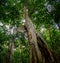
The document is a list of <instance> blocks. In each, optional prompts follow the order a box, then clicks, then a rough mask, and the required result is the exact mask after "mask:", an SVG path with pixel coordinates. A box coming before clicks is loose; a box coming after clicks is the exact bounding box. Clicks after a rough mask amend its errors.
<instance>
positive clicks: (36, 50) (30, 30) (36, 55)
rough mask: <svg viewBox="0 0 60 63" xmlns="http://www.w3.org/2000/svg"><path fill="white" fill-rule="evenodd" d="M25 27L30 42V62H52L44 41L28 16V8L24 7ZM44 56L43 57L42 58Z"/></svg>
mask: <svg viewBox="0 0 60 63" xmlns="http://www.w3.org/2000/svg"><path fill="white" fill-rule="evenodd" d="M24 17H25V29H26V31H27V35H28V39H29V44H30V63H52V61H51V60H53V57H52V54H51V52H50V50H49V49H48V46H47V44H46V42H45V41H44V40H43V39H42V38H41V36H39V34H38V33H37V32H36V30H35V28H34V26H33V24H32V22H31V20H30V18H29V16H28V9H27V8H26V7H24ZM43 58H45V59H43Z"/></svg>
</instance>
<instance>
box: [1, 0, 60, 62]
mask: <svg viewBox="0 0 60 63" xmlns="http://www.w3.org/2000/svg"><path fill="white" fill-rule="evenodd" d="M24 6H26V7H27V9H28V17H29V18H30V19H31V22H32V23H33V25H34V27H35V29H36V32H38V33H39V34H40V35H41V36H42V38H43V39H44V41H46V43H47V45H48V48H49V50H50V51H51V53H52V56H53V57H54V63H59V62H60V0H0V63H29V61H30V59H29V57H30V40H29V36H28V32H27V31H29V30H26V29H25V28H24V27H25V26H26V25H25V22H26V21H25V20H26V19H25V15H24ZM32 29H33V28H32ZM33 33H34V32H33ZM42 46H44V45H42ZM39 48H40V47H39ZM42 50H43V49H42ZM44 51H45V50H44ZM36 63H37V62H36ZM38 63H40V62H38ZM42 63H43V62H42ZM44 63H45V62H44Z"/></svg>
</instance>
